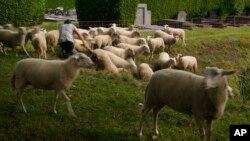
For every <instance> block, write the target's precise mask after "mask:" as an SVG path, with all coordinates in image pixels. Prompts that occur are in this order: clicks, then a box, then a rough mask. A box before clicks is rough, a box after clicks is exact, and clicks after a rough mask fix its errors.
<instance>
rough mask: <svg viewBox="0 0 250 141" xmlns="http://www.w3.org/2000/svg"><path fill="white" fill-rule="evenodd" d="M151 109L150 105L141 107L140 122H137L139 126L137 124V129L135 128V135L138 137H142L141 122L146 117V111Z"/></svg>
mask: <svg viewBox="0 0 250 141" xmlns="http://www.w3.org/2000/svg"><path fill="white" fill-rule="evenodd" d="M151 109H152V107H150V108H149V107H146V108H143V109H142V112H141V118H140V122H139V126H138V129H137V136H138V137H142V125H143V122H144V120H145V118H146V115H147V113H148V112H149V111H150V110H151Z"/></svg>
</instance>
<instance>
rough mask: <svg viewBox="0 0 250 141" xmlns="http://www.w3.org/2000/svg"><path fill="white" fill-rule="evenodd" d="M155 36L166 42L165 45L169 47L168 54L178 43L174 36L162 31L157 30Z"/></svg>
mask: <svg viewBox="0 0 250 141" xmlns="http://www.w3.org/2000/svg"><path fill="white" fill-rule="evenodd" d="M154 36H155V37H161V38H162V39H163V40H164V43H165V45H168V52H170V47H171V46H172V45H173V44H175V43H176V38H175V37H174V36H173V35H169V34H167V33H165V32H163V31H161V30H156V31H155V35H154Z"/></svg>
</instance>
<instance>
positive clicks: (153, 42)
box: [147, 36, 165, 59]
mask: <svg viewBox="0 0 250 141" xmlns="http://www.w3.org/2000/svg"><path fill="white" fill-rule="evenodd" d="M147 42H148V46H149V49H150V58H151V59H153V58H154V51H155V50H156V49H160V48H161V49H162V51H165V43H164V40H163V39H162V38H161V37H158V38H150V36H148V37H147Z"/></svg>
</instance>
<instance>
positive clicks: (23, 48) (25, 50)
mask: <svg viewBox="0 0 250 141" xmlns="http://www.w3.org/2000/svg"><path fill="white" fill-rule="evenodd" d="M21 47H22V48H23V50H24V52H25V53H26V55H27V56H28V57H30V55H29V53H28V52H27V50H26V49H25V47H24V45H22V46H21Z"/></svg>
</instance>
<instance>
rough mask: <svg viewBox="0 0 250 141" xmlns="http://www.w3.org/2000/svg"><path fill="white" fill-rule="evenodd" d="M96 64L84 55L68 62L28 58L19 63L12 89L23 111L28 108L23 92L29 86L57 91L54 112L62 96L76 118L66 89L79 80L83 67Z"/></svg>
mask: <svg viewBox="0 0 250 141" xmlns="http://www.w3.org/2000/svg"><path fill="white" fill-rule="evenodd" d="M93 65H94V63H93V62H92V60H91V59H90V58H89V57H87V56H86V55H85V54H83V53H78V54H75V55H73V56H71V57H69V58H68V59H66V60H43V59H35V58H28V59H23V60H21V61H19V62H17V64H16V67H15V69H14V71H13V75H12V78H11V84H12V88H13V89H14V90H16V94H17V98H18V102H19V103H20V104H21V106H22V109H23V111H24V112H25V113H26V112H27V111H26V108H25V106H24V104H23V101H22V95H23V93H22V91H23V89H25V88H26V86H27V85H32V86H33V87H35V88H40V89H46V90H55V97H54V102H53V111H54V113H57V111H56V102H57V99H58V97H59V96H62V97H63V98H64V100H65V102H66V104H67V109H68V112H69V114H70V115H71V116H73V117H75V116H76V115H75V113H74V110H73V109H72V106H71V102H70V99H69V97H68V96H67V95H66V93H65V91H66V89H69V88H70V86H71V85H72V83H73V81H74V80H75V79H76V78H77V76H78V75H79V72H80V68H81V67H90V66H93Z"/></svg>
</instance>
